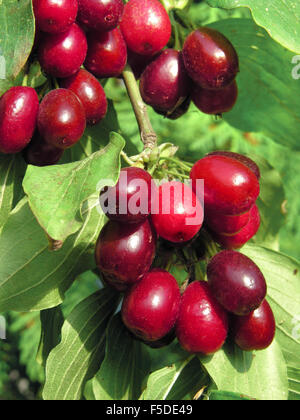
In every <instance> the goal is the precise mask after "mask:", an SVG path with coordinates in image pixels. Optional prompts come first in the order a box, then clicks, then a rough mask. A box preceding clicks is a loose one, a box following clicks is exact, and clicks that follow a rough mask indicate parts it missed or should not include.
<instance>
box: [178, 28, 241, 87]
mask: <svg viewBox="0 0 300 420" xmlns="http://www.w3.org/2000/svg"><path fill="white" fill-rule="evenodd" d="M182 54H183V59H184V64H185V67H186V70H187V72H188V74H189V76H190V77H191V78H192V79H193V80H194V82H195V83H197V84H198V85H199V86H201V87H202V88H204V89H222V88H224V87H225V86H228V85H229V84H230V83H231V82H232V81H233V80H234V79H235V77H236V75H237V73H238V71H239V59H238V55H237V52H236V50H235V48H234V47H233V45H232V44H231V42H230V41H229V40H228V39H227V38H226V37H225V36H224V35H223V34H221V33H220V32H219V31H217V30H215V29H212V28H207V27H201V28H199V29H196V30H195V31H193V32H192V33H190V35H188V37H187V38H186V40H185V42H184V45H183V49H182Z"/></svg>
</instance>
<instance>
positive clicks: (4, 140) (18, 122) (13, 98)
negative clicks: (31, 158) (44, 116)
mask: <svg viewBox="0 0 300 420" xmlns="http://www.w3.org/2000/svg"><path fill="white" fill-rule="evenodd" d="M38 109H39V99H38V96H37V93H36V91H35V90H34V89H33V88H31V87H22V86H16V87H12V88H10V89H9V90H8V91H7V92H5V93H4V94H3V95H2V96H1V98H0V152H1V153H18V152H20V151H21V150H23V149H24V148H25V147H26V146H27V144H28V143H29V142H30V140H31V138H32V136H33V133H34V130H35V127H36V122H37V115H38Z"/></svg>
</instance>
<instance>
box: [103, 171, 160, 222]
mask: <svg viewBox="0 0 300 420" xmlns="http://www.w3.org/2000/svg"><path fill="white" fill-rule="evenodd" d="M154 188H156V186H155V184H154V180H153V179H152V176H151V175H150V174H149V173H148V172H147V171H145V170H144V169H141V168H136V167H129V168H123V169H122V170H121V173H120V178H119V181H118V182H117V184H116V186H115V187H109V188H107V189H105V190H104V191H103V193H102V194H100V204H101V207H102V210H103V211H104V213H105V214H106V216H107V217H108V218H109V219H110V220H116V221H118V222H123V223H140V222H142V221H144V220H145V219H147V217H148V216H149V214H150V211H151V195H152V190H153V189H154ZM104 194H105V195H104Z"/></svg>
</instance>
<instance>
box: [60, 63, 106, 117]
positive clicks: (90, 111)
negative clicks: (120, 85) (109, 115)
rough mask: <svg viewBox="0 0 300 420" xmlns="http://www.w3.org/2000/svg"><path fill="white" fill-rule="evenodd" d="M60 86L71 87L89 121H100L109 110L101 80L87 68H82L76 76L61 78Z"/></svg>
mask: <svg viewBox="0 0 300 420" xmlns="http://www.w3.org/2000/svg"><path fill="white" fill-rule="evenodd" d="M60 86H61V87H62V88H65V89H70V90H71V91H72V92H74V93H75V94H76V95H77V96H78V98H79V99H80V101H81V103H82V105H83V107H84V110H85V115H86V120H87V123H88V124H90V125H94V124H97V123H99V122H100V121H101V120H102V119H103V118H104V117H105V115H106V112H107V99H106V95H105V92H104V89H103V87H102V86H101V84H100V82H99V81H98V80H97V79H96V77H94V76H93V75H92V74H91V73H89V72H88V71H87V70H84V69H80V70H79V72H78V73H77V74H75V75H74V76H71V77H68V78H66V79H61V80H60Z"/></svg>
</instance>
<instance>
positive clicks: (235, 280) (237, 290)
mask: <svg viewBox="0 0 300 420" xmlns="http://www.w3.org/2000/svg"><path fill="white" fill-rule="evenodd" d="M207 279H208V284H209V287H210V289H211V291H212V293H213V295H214V296H215V297H216V299H217V300H218V301H219V303H220V304H221V305H222V306H223V307H224V308H225V309H226V310H227V311H228V312H232V313H234V314H235V315H240V316H242V315H248V314H249V313H250V312H252V311H253V310H255V309H257V308H258V307H259V306H260V305H261V303H262V301H263V300H264V299H265V297H266V293H267V284H266V280H265V278H264V276H263V274H262V272H261V271H260V269H259V268H258V266H257V265H256V264H255V263H254V262H253V261H252V260H251V259H250V258H248V257H247V256H246V255H244V254H241V253H240V252H237V251H221V252H219V253H218V254H216V255H215V256H214V257H213V258H212V259H211V260H210V262H209V264H208V266H207Z"/></svg>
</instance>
